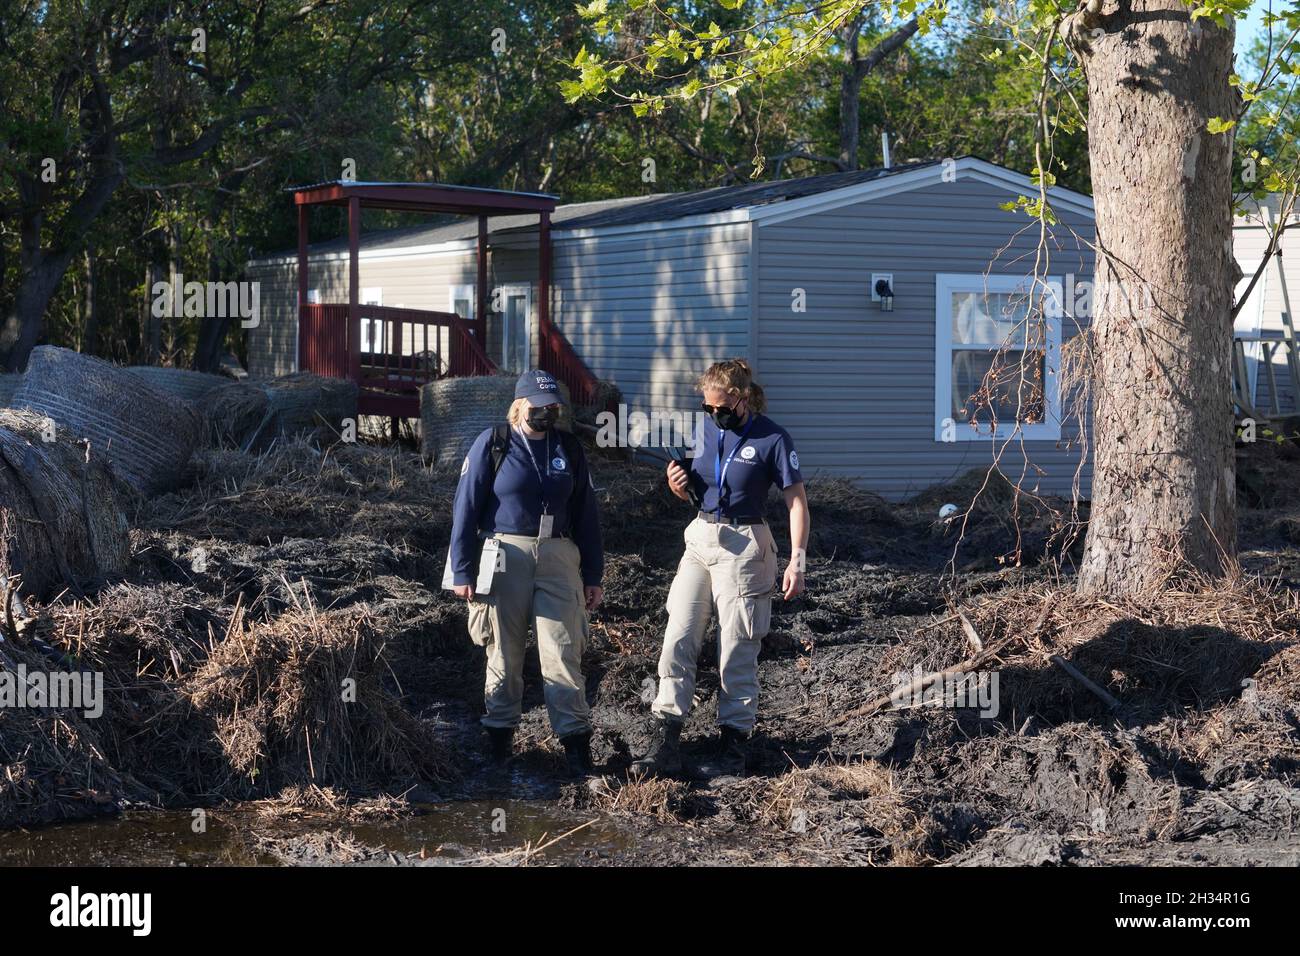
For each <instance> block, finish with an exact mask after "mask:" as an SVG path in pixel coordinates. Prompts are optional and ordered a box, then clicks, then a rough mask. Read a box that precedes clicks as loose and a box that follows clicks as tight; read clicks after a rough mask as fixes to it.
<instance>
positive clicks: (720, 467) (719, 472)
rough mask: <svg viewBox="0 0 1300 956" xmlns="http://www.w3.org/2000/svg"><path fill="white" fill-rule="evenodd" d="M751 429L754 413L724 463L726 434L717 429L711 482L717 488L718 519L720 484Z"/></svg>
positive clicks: (719, 512)
mask: <svg viewBox="0 0 1300 956" xmlns="http://www.w3.org/2000/svg"><path fill="white" fill-rule="evenodd" d="M753 427H754V413H753V412H750V413H749V421H748V422H747V423H746V424H745V430H744V431H743V432H741V433H740V437H739V438H738V439H736V444H735V446H734V447H733V448H732V449H731V454H730V455H728V456H727V460H726V461H725V462H724V461H723V460H722V447H723V441H724V439H725V437H726V434H727V433H726V429H723V428H719V429H718V458H717V460H716V461H715V462H714V463H713V480H714V483H715V484H716V485H717V486H718V507H717V509H716V510H717V512H718V517H719V518H721V517H722V482H723V481H724V480H726V477H727V469H728V468H730V467H731V459H733V458H735V457H736V452H738V451H740V446H741V445H743V444H745V436H746V435H748V434H749V430H750V429H751V428H753Z"/></svg>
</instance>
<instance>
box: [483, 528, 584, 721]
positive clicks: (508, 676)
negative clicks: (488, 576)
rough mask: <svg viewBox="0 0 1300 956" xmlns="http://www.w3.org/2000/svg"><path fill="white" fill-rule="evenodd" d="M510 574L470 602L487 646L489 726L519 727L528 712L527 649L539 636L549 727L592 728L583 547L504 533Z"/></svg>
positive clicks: (500, 574) (486, 718)
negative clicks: (581, 560) (580, 551)
mask: <svg viewBox="0 0 1300 956" xmlns="http://www.w3.org/2000/svg"><path fill="white" fill-rule="evenodd" d="M494 537H496V539H497V540H498V541H499V542H501V551H502V553H503V554H504V555H505V570H504V571H498V572H497V573H496V575H495V577H493V579H492V590H491V592H490V593H488V594H484V595H482V596H478V595H475V597H474V600H473V601H471V602H470V603H469V634H470V638H471V639H472V640H473V641H474V643H475V644H479V645H483V646H485V647H486V648H487V679H486V681H485V683H484V693H483V699H484V704H485V709H486V711H487V712H486V713H485V714H484V716H483V724H484V725H485V726H487V727H514V726H516V725H517V724H518V723H519V716H520V714H521V713H522V712H523V699H524V648H525V646H526V644H527V638H528V627H529V625H530V624H531V625H532V628H533V633H534V634H536V635H537V652H538V657H539V658H540V659H541V663H542V683H543V689H544V693H545V696H546V711H547V714H548V715H549V716H550V718H551V729H552V730H553V731H555V735H556V736H557V737H567V736H568V735H569V734H573V733H579V732H583V731H587V730H590V729H591V718H590V716H589V711H588V708H587V692H586V682H585V681H584V680H583V677H582V652H583V650H584V649H585V648H586V645H587V610H586V601H585V599H584V597H583V593H582V574H581V571H580V570H579V555H578V546H577V545H576V544H574V543H573V541H571V540H570V539H568V538H542V539H540V540H539V539H537V538H532V537H529V536H527V535H521V534H498V535H495V536H494Z"/></svg>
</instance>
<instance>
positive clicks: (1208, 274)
mask: <svg viewBox="0 0 1300 956" xmlns="http://www.w3.org/2000/svg"><path fill="white" fill-rule="evenodd" d="M1189 13H1190V8H1189V7H1187V6H1186V5H1185V4H1183V3H1181V2H1179V0H1131V2H1130V3H1126V4H1125V5H1124V6H1123V7H1122V8H1117V7H1115V6H1113V5H1111V4H1107V5H1105V6H1104V7H1101V6H1100V5H1098V7H1097V9H1094V10H1093V11H1091V12H1089V11H1085V12H1084V13H1082V14H1080V16H1079V18H1078V19H1077V20H1076V23H1075V24H1074V30H1073V37H1074V40H1073V42H1074V44H1075V46H1076V48H1077V49H1079V50H1080V52H1081V54H1082V56H1083V60H1084V64H1085V68H1086V70H1087V76H1088V113H1089V117H1088V144H1089V154H1090V157H1091V161H1092V188H1093V202H1094V204H1095V208H1096V221H1097V240H1098V246H1099V251H1098V257H1097V276H1096V278H1097V284H1096V289H1095V296H1096V298H1095V302H1096V311H1095V316H1094V334H1095V351H1094V360H1095V368H1094V377H1093V382H1094V387H1093V390H1092V396H1093V435H1094V447H1095V459H1094V468H1093V480H1092V513H1091V520H1090V522H1089V525H1088V536H1087V543H1086V548H1085V554H1084V557H1083V564H1082V567H1081V569H1080V575H1079V587H1080V590H1083V591H1097V592H1106V593H1110V594H1124V593H1133V592H1136V591H1140V590H1144V589H1147V588H1149V587H1151V586H1153V585H1157V584H1159V582H1160V581H1161V580H1162V579H1163V574H1164V571H1165V570H1166V569H1168V568H1169V567H1170V566H1171V562H1172V563H1173V564H1175V565H1177V566H1181V567H1191V568H1196V569H1200V570H1203V571H1206V572H1209V573H1211V574H1213V573H1217V572H1220V571H1222V570H1223V569H1224V566H1225V561H1229V560H1231V559H1232V558H1233V557H1235V554H1236V509H1235V497H1234V467H1233V466H1234V462H1233V418H1232V399H1231V389H1230V374H1231V372H1230V369H1231V361H1230V355H1231V341H1232V320H1231V318H1230V314H1229V313H1230V310H1231V307H1232V290H1233V283H1234V278H1235V275H1236V271H1237V270H1236V266H1235V263H1234V261H1233V258H1232V197H1231V159H1232V139H1231V135H1230V134H1219V135H1214V134H1211V133H1209V132H1208V131H1207V129H1206V124H1207V123H1208V121H1209V120H1210V119H1212V118H1214V117H1222V118H1231V117H1233V116H1235V115H1236V110H1237V106H1238V98H1237V95H1236V93H1235V92H1234V91H1233V90H1232V88H1231V87H1229V85H1228V75H1229V73H1230V72H1231V68H1232V46H1233V33H1234V31H1233V30H1232V29H1231V28H1227V29H1225V28H1223V27H1221V26H1217V25H1214V24H1211V23H1210V22H1209V21H1207V20H1201V21H1199V23H1198V24H1197V25H1195V26H1193V25H1192V24H1191V23H1190V18H1189ZM1080 21H1082V22H1080ZM1122 293H1127V295H1128V300H1129V301H1125V297H1124V295H1123V294H1122ZM1147 296H1149V299H1147V298H1146V297H1147ZM1134 300H1136V301H1134Z"/></svg>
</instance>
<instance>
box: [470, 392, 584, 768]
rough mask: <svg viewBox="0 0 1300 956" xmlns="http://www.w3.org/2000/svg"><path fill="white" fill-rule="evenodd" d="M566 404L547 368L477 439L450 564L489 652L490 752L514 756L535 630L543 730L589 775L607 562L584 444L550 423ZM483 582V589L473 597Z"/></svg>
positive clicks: (477, 637) (475, 635)
mask: <svg viewBox="0 0 1300 956" xmlns="http://www.w3.org/2000/svg"><path fill="white" fill-rule="evenodd" d="M563 403H564V399H563V398H562V397H561V396H560V390H559V386H558V385H557V383H556V381H555V379H554V378H553V377H552V376H551V375H550V374H549V373H548V372H544V371H542V370H541V369H531V370H529V371H527V372H525V373H524V374H523V375H521V376H520V377H519V381H518V383H517V384H516V386H515V400H514V402H513V404H511V406H510V412H509V415H508V416H507V424H505V425H500V426H497V427H496V428H489V429H487V430H486V431H484V432H483V433H482V434H481V435H479V436H478V438H477V439H475V441H474V444H473V445H472V446H471V447H470V450H469V454H467V455H466V456H465V461H464V462H463V463H462V464H461V473H460V483H459V484H458V485H457V487H456V500H455V504H454V505H453V520H452V531H451V557H450V562H451V572H452V583H453V586H454V590H455V592H456V595H457V596H458V597H462V598H465V599H466V600H467V601H469V625H470V637H471V638H472V639H473V640H474V642H475V643H476V644H480V645H483V646H485V647H486V649H487V679H486V682H485V688H484V705H485V706H484V709H485V711H486V712H485V714H484V716H483V725H484V727H486V728H487V733H488V737H489V739H490V741H491V745H492V753H493V756H494V757H495V758H496V759H498V760H501V761H504V760H507V759H509V757H510V755H511V752H512V747H513V740H514V731H515V727H516V726H518V724H519V718H520V714H521V711H522V702H523V696H524V680H523V667H524V647H525V643H526V637H527V633H528V628H529V625H530V624H531V625H532V628H533V631H534V633H535V634H536V635H537V649H538V656H539V658H540V659H541V665H542V681H543V685H544V691H545V697H546V709H547V713H548V715H549V717H550V721H551V729H552V730H553V731H554V732H555V735H556V736H557V737H559V738H560V742H561V743H562V744H563V745H564V752H565V757H566V759H567V760H568V765H569V770H570V772H571V773H572V774H573V775H574V776H585V775H586V774H589V773H590V772H591V718H590V714H589V712H588V708H587V698H586V683H585V680H584V678H583V675H582V653H583V650H584V649H585V645H586V638H587V614H588V612H590V611H593V610H595V609H596V607H597V605H599V604H600V601H601V597H602V591H601V587H600V582H601V576H602V574H603V572H604V561H605V558H604V551H603V549H602V546H601V540H600V517H599V514H598V511H597V507H596V495H595V491H594V488H593V486H592V482H591V474H590V472H589V471H588V468H587V458H586V455H585V453H584V452H583V449H582V443H581V442H579V441H578V439H577V438H576V437H575V436H574V435H573V434H571V433H570V432H568V431H564V430H562V429H559V428H556V427H555V426H556V421H557V419H558V417H559V411H560V406H561V405H562V404H563ZM494 569H495V570H494ZM489 579H490V584H488V590H487V593H475V589H476V587H478V588H479V590H480V591H481V590H482V585H484V584H485V583H487V582H488V580H489Z"/></svg>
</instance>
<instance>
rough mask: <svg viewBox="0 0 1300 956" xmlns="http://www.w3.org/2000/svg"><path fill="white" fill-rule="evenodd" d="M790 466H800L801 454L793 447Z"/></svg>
mask: <svg viewBox="0 0 1300 956" xmlns="http://www.w3.org/2000/svg"><path fill="white" fill-rule="evenodd" d="M790 467H791V468H798V467H799V455H798V453H797V452H796V451H795V450H794V449H793V448H791V449H790Z"/></svg>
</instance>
